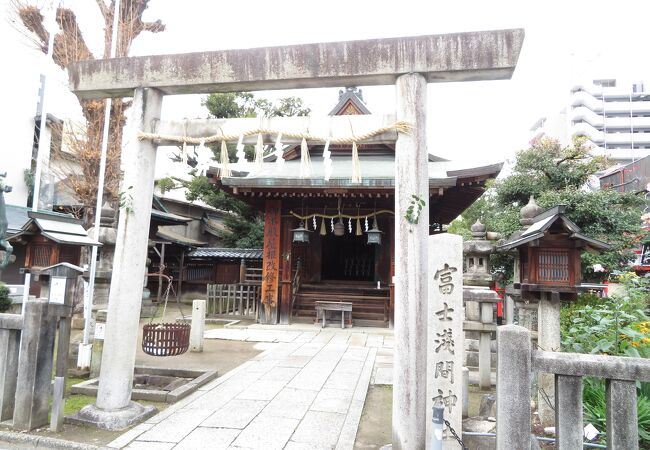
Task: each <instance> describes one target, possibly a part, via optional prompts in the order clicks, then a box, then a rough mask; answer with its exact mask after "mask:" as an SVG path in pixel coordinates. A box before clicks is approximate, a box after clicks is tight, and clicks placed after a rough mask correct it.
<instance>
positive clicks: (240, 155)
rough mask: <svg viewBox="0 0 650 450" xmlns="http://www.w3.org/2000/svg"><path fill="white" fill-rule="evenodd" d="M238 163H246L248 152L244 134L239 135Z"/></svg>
mask: <svg viewBox="0 0 650 450" xmlns="http://www.w3.org/2000/svg"><path fill="white" fill-rule="evenodd" d="M236 156H237V164H246V162H247V161H246V153H244V135H243V134H241V135H240V136H239V140H238V141H237V154H236Z"/></svg>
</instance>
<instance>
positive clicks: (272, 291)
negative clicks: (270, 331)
mask: <svg viewBox="0 0 650 450" xmlns="http://www.w3.org/2000/svg"><path fill="white" fill-rule="evenodd" d="M281 211H282V201H281V200H266V208H265V214H264V256H263V260H262V264H263V266H262V307H261V308H260V311H259V322H260V323H264V324H268V325H274V324H276V323H277V322H278V285H279V281H280V280H279V278H280V274H279V271H280V231H281V229H280V225H281V223H280V222H281Z"/></svg>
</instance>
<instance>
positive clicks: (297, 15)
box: [64, 0, 650, 162]
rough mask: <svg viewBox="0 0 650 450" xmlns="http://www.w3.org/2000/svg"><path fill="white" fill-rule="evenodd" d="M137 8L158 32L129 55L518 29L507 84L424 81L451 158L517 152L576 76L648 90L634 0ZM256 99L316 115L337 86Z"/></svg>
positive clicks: (183, 105) (384, 105)
mask: <svg viewBox="0 0 650 450" xmlns="http://www.w3.org/2000/svg"><path fill="white" fill-rule="evenodd" d="M78 2H82V3H83V4H85V5H87V6H89V4H92V10H90V9H89V11H91V12H89V13H88V15H87V16H85V17H84V18H83V19H84V22H85V23H87V24H92V25H88V26H101V21H99V17H98V15H97V14H98V13H97V12H96V11H95V10H96V7H95V5H94V2H89V1H88V0H64V4H67V5H70V6H72V5H73V4H75V3H78ZM149 5H150V6H149V9H148V10H147V11H146V13H145V19H147V20H156V19H161V20H162V21H163V22H164V23H165V25H166V26H167V29H166V31H165V32H163V33H159V34H156V35H151V34H149V33H143V34H142V35H141V36H140V37H139V38H138V39H137V40H136V42H135V43H134V46H133V50H132V55H147V54H168V53H184V52H195V51H208V50H221V49H236V48H252V47H265V46H275V45H289V44H301V43H313V42H330V41H344V40H356V39H373V38H382V37H398V36H416V35H425V34H437V33H450V32H459V31H475V30H489V29H500V28H519V27H521V28H524V29H525V32H526V38H525V40H524V45H523V50H522V53H521V55H520V58H519V63H518V65H517V69H516V70H515V73H514V76H513V78H512V80H508V81H490V82H471V83H470V82H466V83H442V84H430V85H429V90H428V121H429V124H428V135H429V151H430V152H431V153H434V154H437V155H440V156H443V157H447V158H452V159H459V160H462V161H470V160H476V161H480V162H492V161H496V160H503V159H506V158H510V157H512V156H513V155H514V152H515V151H516V150H518V149H520V148H523V147H525V146H526V143H527V141H528V133H529V131H528V130H529V128H530V127H531V125H532V124H533V123H534V122H535V121H536V120H537V119H538V118H540V117H542V116H544V115H546V114H548V113H552V112H557V111H559V110H560V109H561V108H562V107H563V105H564V102H566V100H567V93H568V89H569V88H570V86H571V85H572V84H574V83H575V82H577V81H582V82H584V81H589V80H592V79H595V78H606V77H612V78H619V79H626V80H629V81H630V82H632V81H644V80H645V81H646V86H647V85H648V84H649V83H650V76H649V75H650V69H649V67H650V57H649V56H648V54H649V53H648V43H649V42H650V39H649V36H648V35H649V33H648V24H647V20H648V17H650V14H648V13H649V12H650V2H647V1H645V0H637V1H628V0H618V1H616V2H612V1H601V0H590V1H582V0H570V1H569V0H563V1H556V0H550V1H544V2H540V1H536V2H530V1H522V0H513V1H510V0H492V1H486V0H475V1H474V0H472V1H470V0H466V1H461V0H454V1H446V2H435V1H415V0H400V1H394V0H393V1H390V2H388V1H377V0H374V1H365V0H356V1H355V0H346V1H342V0H326V1H306V0H302V1H288V0H276V1H268V0H267V1H243V0H240V1H210V0H184V1H183V2H179V1H174V0H151V1H150V4H149ZM93 14H94V15H95V16H93ZM82 15H83V13H82ZM93 20H94V21H93ZM94 34H95V35H97V34H98V33H94ZM87 35H88V34H87ZM90 44H91V45H97V44H99V43H98V42H96V43H90ZM362 89H363V94H364V99H365V100H366V103H367V106H368V108H369V109H370V110H371V111H372V112H373V113H392V112H394V105H395V102H394V89H393V87H391V86H386V87H367V88H363V87H362ZM259 95H261V96H267V97H271V98H274V97H278V96H286V95H298V96H300V97H302V98H303V99H304V100H305V102H306V103H307V105H308V106H309V107H311V109H312V111H313V114H323V115H324V114H327V112H329V110H330V109H331V108H332V107H333V106H334V105H335V104H336V103H337V100H338V89H319V90H315V89H309V90H300V91H280V92H270V93H269V92H262V93H259ZM205 114H206V112H205V110H204V109H203V108H201V107H200V98H197V97H196V96H191V97H189V98H188V96H176V97H166V99H165V104H164V109H163V115H164V118H165V119H172V118H184V117H188V118H193V117H205Z"/></svg>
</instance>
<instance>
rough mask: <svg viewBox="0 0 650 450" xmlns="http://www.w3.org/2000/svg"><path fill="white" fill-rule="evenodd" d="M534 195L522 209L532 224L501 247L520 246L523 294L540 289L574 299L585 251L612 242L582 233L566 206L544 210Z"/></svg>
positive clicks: (519, 285) (518, 286) (518, 281)
mask: <svg viewBox="0 0 650 450" xmlns="http://www.w3.org/2000/svg"><path fill="white" fill-rule="evenodd" d="M540 210H541V208H539V207H538V206H537V205H536V204H535V203H534V199H532V198H531V201H530V202H529V204H528V205H526V206H525V207H524V208H523V209H522V223H524V221H528V222H526V223H525V224H527V225H529V226H528V228H526V229H524V230H523V231H522V232H518V233H516V234H515V235H513V236H512V237H511V238H510V239H509V240H508V241H507V242H505V243H504V244H502V245H500V246H499V247H498V248H497V249H498V250H499V251H511V250H514V249H517V250H518V264H517V267H518V268H519V270H518V271H516V273H515V278H516V279H515V283H514V288H515V289H521V292H522V296H530V295H532V296H535V295H539V293H541V292H556V293H559V294H560V296H561V298H562V299H566V300H572V299H575V297H576V294H577V293H578V292H580V291H581V290H584V289H585V288H584V287H583V286H582V263H581V259H580V254H581V252H583V251H591V252H596V251H602V250H608V249H609V248H611V247H610V246H609V244H607V243H605V242H602V241H599V240H597V239H592V238H590V237H588V236H585V235H584V234H582V232H581V230H580V228H579V227H578V226H577V225H576V224H575V223H573V222H572V221H571V220H570V219H569V218H568V217H566V215H565V213H566V206H565V205H558V206H555V207H553V208H549V209H547V210H545V211H541V212H540ZM517 272H518V273H517Z"/></svg>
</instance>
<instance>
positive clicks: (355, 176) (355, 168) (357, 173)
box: [350, 141, 361, 183]
mask: <svg viewBox="0 0 650 450" xmlns="http://www.w3.org/2000/svg"><path fill="white" fill-rule="evenodd" d="M350 181H351V182H352V183H361V163H360V162H359V149H358V148H357V143H356V141H355V142H353V143H352V178H351V179H350Z"/></svg>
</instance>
